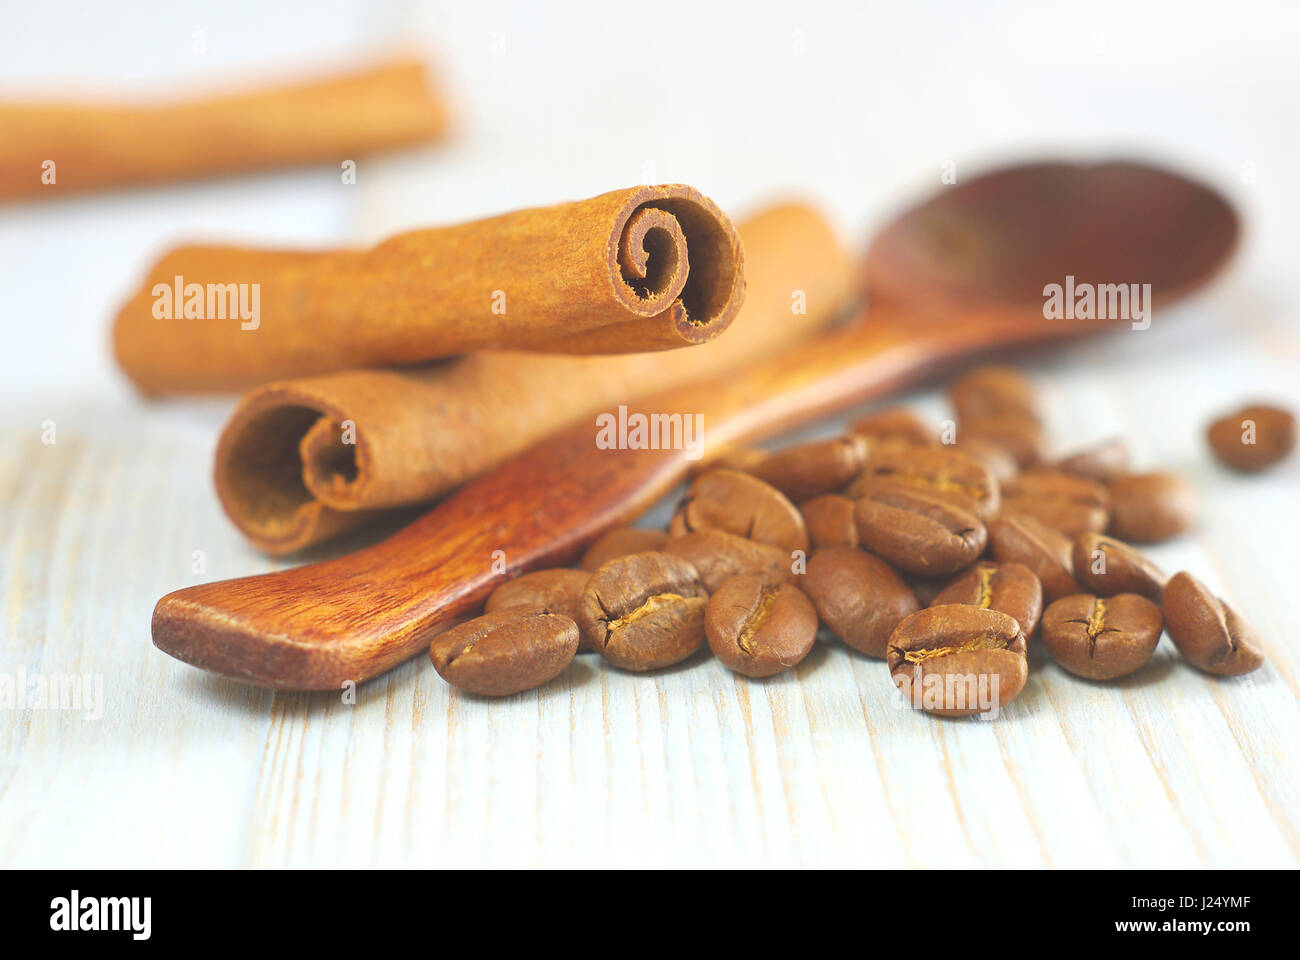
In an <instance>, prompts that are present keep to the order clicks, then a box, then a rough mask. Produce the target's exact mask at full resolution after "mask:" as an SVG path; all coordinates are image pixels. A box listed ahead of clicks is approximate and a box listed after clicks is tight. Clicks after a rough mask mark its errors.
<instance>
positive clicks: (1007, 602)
mask: <svg viewBox="0 0 1300 960" xmlns="http://www.w3.org/2000/svg"><path fill="white" fill-rule="evenodd" d="M946 603H967V604H970V605H971V606H975V607H983V608H984V609H986V610H996V611H998V613H1005V614H1007V615H1008V616H1012V617H1015V618H1016V622H1017V623H1018V624H1020V631H1021V633H1023V634H1024V635H1025V637H1026V639H1028V638H1029V637H1030V636H1032V635H1033V632H1034V628H1035V627H1037V626H1038V616H1039V614H1041V613H1042V612H1043V585H1042V584H1041V583H1039V582H1038V577H1036V576H1034V572H1033V571H1032V570H1030V569H1029V568H1028V567H1026V566H1025V565H1024V564H1023V563H990V562H988V561H984V562H983V563H977V564H975V566H973V567H971V568H970V569H969V570H967V571H965V572H964V573H959V574H957V576H956V577H955V578H954V579H953V581H952V582H951V583H949V584H948V586H947V587H945V588H944V589H943V590H942V591H941V592H940V593H939V595H938V596H936V597H935V598H934V599H933V600H932V601H931V602H930V606H932V607H938V606H942V605H943V604H946Z"/></svg>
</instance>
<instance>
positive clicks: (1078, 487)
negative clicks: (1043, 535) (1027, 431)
mask: <svg viewBox="0 0 1300 960" xmlns="http://www.w3.org/2000/svg"><path fill="white" fill-rule="evenodd" d="M1002 505H1003V509H1005V510H1008V511H1012V512H1014V513H1018V514H1021V515H1022V516H1029V517H1033V518H1034V519H1035V520H1037V521H1039V522H1040V523H1042V524H1043V525H1044V526H1048V527H1051V528H1053V529H1055V530H1060V531H1061V532H1062V533H1063V534H1065V535H1066V536H1067V537H1076V536H1078V535H1079V534H1081V533H1087V532H1089V531H1099V532H1100V531H1102V530H1105V529H1106V524H1107V523H1108V522H1109V521H1110V494H1109V493H1108V492H1107V491H1106V488H1105V487H1104V486H1102V485H1101V484H1100V483H1096V482H1094V481H1092V480H1085V479H1084V478H1083V477H1076V476H1074V475H1073V474H1070V473H1063V472H1061V471H1059V470H1046V469H1035V470H1030V471H1027V472H1025V473H1022V474H1020V476H1018V477H1016V478H1015V479H1014V480H1012V481H1010V482H1009V483H1008V484H1007V485H1006V486H1005V487H1004V488H1003V491H1002Z"/></svg>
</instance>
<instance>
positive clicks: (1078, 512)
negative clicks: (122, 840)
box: [431, 366, 1295, 716]
mask: <svg viewBox="0 0 1300 960" xmlns="http://www.w3.org/2000/svg"><path fill="white" fill-rule="evenodd" d="M949 398H950V400H951V402H952V406H953V410H954V413H955V418H954V419H953V420H951V421H949V422H948V423H947V424H946V427H945V429H943V430H936V429H934V428H933V427H931V426H930V425H929V424H927V423H925V422H924V421H923V420H921V418H919V417H918V416H917V415H916V414H914V413H912V412H910V411H907V410H904V409H890V410H885V411H881V412H878V413H875V414H872V415H871V416H868V417H864V418H862V419H859V420H857V421H856V422H854V423H852V424H851V425H850V428H849V431H848V433H847V435H846V436H843V437H837V438H834V439H830V440H819V441H813V442H810V443H801V444H798V445H795V446H791V447H787V448H785V449H783V450H779V451H776V452H766V451H762V450H754V449H749V448H745V449H734V450H730V451H728V452H726V453H725V454H724V455H722V456H721V457H718V458H715V459H714V460H712V461H710V462H709V463H708V464H707V465H706V466H705V467H704V468H703V469H702V471H701V472H699V473H697V474H696V475H695V476H694V477H693V479H692V482H691V484H690V486H689V488H688V489H687V491H686V494H685V495H684V496H683V498H682V499H681V501H680V503H679V504H678V506H677V509H676V512H675V513H674V515H673V517H672V521H671V523H670V525H669V529H668V530H667V532H664V531H660V530H649V529H641V528H622V529H617V530H613V531H610V532H609V533H607V534H605V535H604V536H603V537H601V538H600V539H599V540H597V541H596V542H595V543H593V544H592V545H591V546H590V547H589V548H588V550H587V552H586V554H585V555H584V556H583V558H582V561H581V565H580V569H577V570H540V571H536V572H534V573H529V574H525V575H524V576H521V577H519V578H517V579H515V580H512V581H510V582H508V583H505V584H503V585H501V586H500V587H498V588H497V590H496V591H495V592H494V593H493V594H492V596H491V598H490V599H489V600H488V603H487V608H486V612H485V614H484V615H483V616H482V617H479V618H477V619H475V620H471V621H469V622H466V623H462V624H460V625H459V626H456V627H454V628H452V629H450V630H448V631H446V632H445V633H443V634H440V635H439V636H438V637H436V638H435V640H434V642H433V645H432V649H431V656H432V659H433V663H434V666H435V667H436V669H437V670H438V673H439V674H440V675H441V676H442V677H443V678H444V679H446V680H447V681H448V682H449V683H451V684H452V685H454V686H456V687H459V688H461V689H463V690H467V691H470V692H472V693H477V694H481V695H486V696H501V695H505V694H510V693H516V692H519V691H522V690H527V689H530V688H532V687H536V686H539V685H541V684H543V683H546V682H547V681H549V680H551V679H552V678H554V677H555V676H557V675H558V674H559V673H561V672H562V671H563V670H564V668H565V666H566V665H567V664H568V663H569V662H570V661H571V660H572V658H573V657H574V655H575V654H577V653H582V652H592V653H596V654H599V655H600V656H601V657H603V658H604V659H605V661H607V662H608V663H609V664H610V665H611V666H613V667H616V668H618V669H621V670H631V671H645V670H655V669H661V668H663V667H668V666H671V665H673V664H676V663H680V662H682V661H684V660H687V659H688V658H691V657H694V656H696V655H697V654H698V653H699V652H700V651H702V650H703V649H704V648H705V647H706V646H707V647H708V649H709V650H711V651H712V653H713V655H714V656H715V657H717V658H718V660H720V661H722V663H723V664H725V665H726V666H727V667H728V668H730V669H731V670H733V671H735V672H736V673H739V674H743V675H744V676H747V677H756V678H757V677H770V676H773V675H775V674H778V673H781V672H783V671H785V670H789V669H790V668H791V667H794V666H795V665H796V664H798V663H799V662H800V661H801V660H802V659H803V658H804V657H806V656H807V655H808V653H809V651H810V650H812V648H813V645H814V643H815V640H816V636H817V631H818V628H819V626H825V627H826V628H827V629H828V630H829V631H831V632H832V633H834V634H835V635H836V636H838V637H839V638H840V639H841V640H842V641H843V642H844V643H845V644H847V645H848V646H850V647H852V648H853V649H855V650H857V651H859V652H861V653H863V654H865V655H867V656H869V657H875V658H878V659H881V660H883V661H884V662H885V664H886V665H887V666H888V668H889V675H890V678H891V679H892V681H893V682H894V684H895V685H896V686H897V688H898V689H899V690H900V691H901V692H902V693H903V694H904V695H905V697H906V698H907V700H908V702H909V703H911V704H913V705H914V706H917V707H920V708H921V709H924V710H926V711H928V712H930V713H933V714H936V715H940V716H968V715H971V714H978V713H990V712H996V711H997V710H998V709H1000V708H1001V707H1002V706H1003V705H1005V704H1006V703H1008V702H1010V701H1011V700H1012V699H1014V698H1015V697H1016V695H1017V694H1019V693H1020V691H1021V690H1022V689H1023V688H1024V685H1025V682H1026V680H1027V678H1028V672H1029V671H1028V661H1027V650H1028V646H1029V644H1030V643H1031V642H1032V641H1033V639H1034V638H1035V637H1036V636H1039V635H1041V638H1042V643H1043V647H1044V648H1045V649H1046V651H1047V652H1048V653H1049V654H1050V655H1051V656H1052V657H1053V658H1054V659H1055V660H1056V662H1057V663H1059V664H1060V665H1061V667H1062V668H1064V669H1065V670H1067V671H1069V672H1070V673H1073V674H1076V675H1078V676H1080V677H1084V678H1087V679H1088V680H1093V681H1107V680H1113V679H1116V678H1118V677H1123V676H1126V675H1128V674H1131V673H1133V672H1134V671H1136V670H1139V669H1141V668H1142V667H1143V666H1144V665H1146V664H1147V663H1148V662H1149V661H1150V660H1151V657H1152V655H1153V653H1154V652H1155V649H1156V647H1157V645H1158V644H1159V642H1160V638H1161V636H1162V635H1163V634H1164V633H1166V632H1167V633H1168V634H1169V637H1170V639H1171V640H1172V641H1173V643H1174V645H1175V646H1176V647H1177V649H1178V650H1179V651H1180V652H1181V653H1182V655H1183V657H1184V658H1185V659H1186V660H1187V661H1188V662H1189V663H1190V664H1192V665H1193V666H1194V667H1197V668H1198V669H1200V670H1203V671H1206V672H1208V673H1212V674H1220V675H1226V676H1234V675H1238V674H1242V673H1247V672H1249V671H1251V670H1254V669H1255V668H1256V667H1258V666H1259V665H1260V663H1261V662H1262V657H1261V655H1260V652H1259V642H1258V640H1257V639H1256V636H1255V633H1254V631H1253V630H1252V629H1251V627H1250V626H1249V625H1248V624H1247V623H1246V622H1245V621H1244V620H1242V619H1241V618H1240V617H1239V616H1238V615H1237V614H1236V612H1235V611H1234V610H1233V609H1232V608H1231V607H1229V606H1228V605H1227V604H1226V603H1224V602H1223V601H1222V600H1221V599H1219V598H1218V597H1216V596H1214V594H1213V593H1212V592H1210V591H1209V590H1208V589H1207V588H1206V587H1205V585H1204V584H1202V583H1201V582H1199V581H1198V580H1196V579H1195V578H1193V577H1192V576H1191V575H1190V574H1188V573H1178V574H1176V575H1175V576H1173V577H1166V575H1165V574H1164V573H1163V572H1162V571H1161V570H1160V568H1159V567H1157V566H1156V565H1155V564H1154V563H1153V562H1152V561H1151V560H1150V559H1148V558H1147V557H1145V556H1144V555H1143V554H1142V553H1141V552H1140V551H1139V550H1138V549H1137V548H1136V547H1134V546H1133V545H1132V544H1134V543H1156V542H1160V541H1163V540H1166V539H1169V538H1170V537H1174V536H1176V535H1178V534H1180V533H1182V532H1184V531H1185V530H1187V529H1188V528H1189V527H1191V526H1192V525H1193V524H1194V523H1195V521H1196V498H1195V496H1194V494H1193V491H1192V490H1191V488H1190V487H1189V485H1188V484H1187V483H1186V482H1185V481H1184V480H1182V479H1181V478H1179V477H1177V476H1175V475H1173V474H1169V473H1163V472H1135V471H1133V470H1131V469H1130V464H1129V455H1128V450H1127V448H1126V447H1125V445H1124V444H1123V442H1122V441H1119V440H1110V441H1107V442H1105V443H1101V444H1097V445H1095V446H1092V447H1089V448H1087V449H1084V450H1078V451H1075V452H1072V453H1070V454H1069V455H1067V456H1064V457H1059V458H1055V459H1053V458H1052V457H1051V455H1050V453H1049V447H1048V444H1047V440H1046V437H1045V433H1044V430H1043V421H1042V411H1041V409H1040V407H1039V402H1038V397H1037V395H1036V393H1035V390H1034V387H1033V384H1032V383H1031V382H1030V381H1029V380H1027V379H1026V378H1025V377H1024V376H1023V375H1021V374H1020V373H1019V372H1017V371H1015V370H1013V369H1009V368H1006V367H995V366H989V367H980V368H977V369H975V370H971V371H969V372H968V373H966V374H965V375H963V376H962V377H960V378H959V379H957V380H956V381H955V382H954V383H953V384H952V386H951V389H950V392H949ZM1287 416H1289V415H1287V414H1285V412H1284V411H1279V410H1275V409H1273V408H1265V407H1250V408H1247V409H1246V410H1243V411H1242V412H1241V413H1240V414H1233V415H1232V416H1230V417H1226V418H1224V420H1222V421H1219V422H1217V423H1216V424H1215V425H1214V426H1212V427H1211V428H1210V433H1209V436H1210V442H1211V444H1212V446H1213V448H1214V450H1215V451H1216V453H1217V454H1218V455H1219V456H1220V457H1221V458H1222V459H1224V460H1225V462H1228V463H1230V464H1231V465H1233V466H1235V467H1238V468H1240V469H1246V470H1254V469H1261V468H1262V467H1263V466H1265V465H1268V464H1270V463H1274V462H1276V461H1277V460H1279V459H1281V457H1282V456H1284V455H1285V453H1286V452H1288V451H1289V449H1290V447H1291V446H1293V445H1294V443H1295V421H1294V418H1292V419H1291V420H1289V421H1288V420H1287V419H1286V418H1287ZM1243 420H1249V421H1250V424H1249V429H1250V430H1253V431H1254V433H1250V434H1249V436H1250V437H1251V438H1252V439H1251V441H1250V443H1249V444H1247V445H1248V446H1250V447H1252V448H1257V449H1252V450H1251V451H1249V452H1242V449H1241V448H1242V447H1243V443H1242V442H1240V437H1241V436H1242V435H1243V434H1242V429H1243V428H1242V427H1241V421H1243Z"/></svg>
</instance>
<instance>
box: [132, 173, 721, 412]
mask: <svg viewBox="0 0 1300 960" xmlns="http://www.w3.org/2000/svg"><path fill="white" fill-rule="evenodd" d="M744 295H745V277H744V254H743V251H742V248H741V244H740V239H739V237H738V236H737V234H736V229H735V227H734V226H733V225H732V223H731V220H730V219H729V218H728V217H727V215H726V214H724V213H723V212H722V211H721V210H719V209H718V208H717V206H715V205H714V203H713V202H712V201H711V200H709V199H708V197H705V196H704V195H703V194H701V193H700V192H699V191H697V190H695V189H693V188H691V187H686V186H681V185H676V184H672V185H667V186H660V187H632V188H629V189H626V190H618V191H614V192H612V193H607V194H603V195H601V196H599V197H593V198H591V199H590V200H582V201H578V202H575V203H563V204H558V205H555V206H551V207H540V208H537V209H530V210H519V211H516V212H514V213H508V214H504V215H502V216H498V217H492V218H490V219H487V220H478V221H474V222H472V223H465V224H460V225H457V226H452V227H439V228H433V229H427V230H417V231H413V232H410V233H404V234H399V235H398V236H395V237H391V238H390V239H388V240H386V241H385V242H383V243H381V244H379V246H377V247H375V248H373V249H371V250H367V251H351V250H344V251H333V252H324V253H304V252H293V251H274V250H255V249H247V248H241V247H207V246H187V247H180V248H177V249H176V250H173V251H171V252H170V253H168V254H167V255H165V256H164V257H163V258H162V259H161V260H159V262H158V263H157V264H155V265H154V267H153V268H152V269H151V270H150V271H149V274H148V277H147V279H146V280H145V282H144V284H143V285H142V286H141V287H140V288H139V289H138V290H137V292H136V293H135V294H134V295H133V296H132V297H131V299H130V300H129V301H128V302H127V303H126V305H125V306H123V308H122V310H121V311H120V312H119V314H118V317H117V322H116V325H115V328H114V345H115V349H116V353H117V359H118V363H119V364H120V365H121V367H122V369H123V370H124V371H126V373H127V375H128V376H130V378H131V379H132V380H133V381H135V384H136V386H138V387H139V388H140V389H141V390H143V391H144V392H146V393H152V394H162V393H203V392H218V391H223V390H232V389H240V388H245V387H250V386H256V385H260V384H264V383H267V382H270V381H274V380H281V379H287V378H291V377H302V376H312V375H316V374H323V373H332V372H334V371H338V370H350V369H356V368H359V367H380V366H408V365H411V364H416V363H423V362H426V361H429V360H434V359H437V358H440V357H448V356H452V355H455V354H460V353H466V352H470V351H473V350H528V351H530V352H546V353H568V354H604V353H634V352H635V353H639V352H644V351H653V350H667V349H672V348H674V347H682V346H692V345H695V344H701V343H704V342H706V341H709V340H712V339H713V338H714V337H716V336H717V335H718V334H719V333H721V332H722V331H723V330H725V329H726V328H727V326H728V325H729V324H730V323H731V321H732V319H733V318H734V317H735V316H736V313H737V311H738V310H739V309H740V305H741V302H742V300H743V299H744ZM236 301H237V302H236Z"/></svg>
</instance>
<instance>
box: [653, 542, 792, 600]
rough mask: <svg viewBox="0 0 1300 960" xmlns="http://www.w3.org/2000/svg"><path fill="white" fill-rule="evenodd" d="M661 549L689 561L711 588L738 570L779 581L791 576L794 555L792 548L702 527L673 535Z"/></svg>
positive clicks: (701, 579) (766, 580)
mask: <svg viewBox="0 0 1300 960" xmlns="http://www.w3.org/2000/svg"><path fill="white" fill-rule="evenodd" d="M663 552H664V553H671V554H673V555H674V556H678V557H682V558H683V559H685V560H686V561H688V562H689V563H690V564H691V565H692V566H693V567H695V569H696V570H698V571H699V574H700V581H701V582H702V583H703V584H704V588H705V589H706V590H710V591H712V590H716V589H718V587H720V586H722V581H724V580H726V579H727V578H728V577H734V576H735V575H736V574H738V573H757V574H758V575H759V576H761V577H762V578H763V582H764V583H781V582H782V581H785V580H789V579H790V578H791V577H792V576H794V563H795V555H794V554H793V553H792V552H791V551H789V550H782V549H781V548H780V547H774V546H772V545H771V544H770V543H758V542H756V541H754V540H746V539H745V538H744V537H738V536H736V535H735V534H734V533H727V532H726V531H725V530H701V531H699V532H698V533H688V534H686V535H685V536H681V537H673V538H672V539H670V540H669V541H668V542H667V543H665V544H664V547H663Z"/></svg>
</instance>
